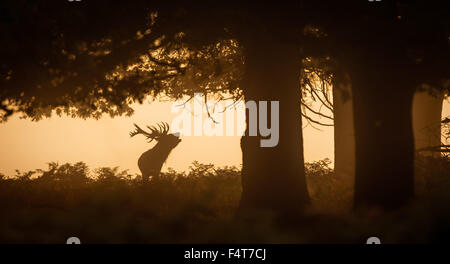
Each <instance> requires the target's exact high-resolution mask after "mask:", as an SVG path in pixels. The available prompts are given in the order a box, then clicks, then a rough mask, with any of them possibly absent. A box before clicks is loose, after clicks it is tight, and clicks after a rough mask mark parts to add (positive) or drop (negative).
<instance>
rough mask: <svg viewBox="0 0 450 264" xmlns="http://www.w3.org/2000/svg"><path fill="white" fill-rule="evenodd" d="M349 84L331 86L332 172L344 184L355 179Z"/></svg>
mask: <svg viewBox="0 0 450 264" xmlns="http://www.w3.org/2000/svg"><path fill="white" fill-rule="evenodd" d="M351 90H352V89H351V84H350V82H348V83H343V82H340V83H335V84H334V86H333V111H334V173H335V175H336V177H337V179H339V180H340V181H341V182H343V183H345V185H346V186H349V188H350V187H353V182H354V179H355V136H354V128H353V98H352V91H351Z"/></svg>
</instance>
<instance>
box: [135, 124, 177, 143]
mask: <svg viewBox="0 0 450 264" xmlns="http://www.w3.org/2000/svg"><path fill="white" fill-rule="evenodd" d="M157 125H158V128H155V127H154V126H147V128H148V129H149V130H150V133H149V132H147V131H145V130H143V129H142V128H140V127H139V126H138V125H136V124H134V126H135V127H136V129H135V130H134V131H131V132H130V137H134V136H136V135H139V134H142V135H144V136H145V137H146V138H147V139H149V140H150V141H149V142H152V141H153V140H154V139H156V140H159V138H160V137H162V136H164V135H167V133H168V132H169V124H167V123H165V122H164V123H161V124H157Z"/></svg>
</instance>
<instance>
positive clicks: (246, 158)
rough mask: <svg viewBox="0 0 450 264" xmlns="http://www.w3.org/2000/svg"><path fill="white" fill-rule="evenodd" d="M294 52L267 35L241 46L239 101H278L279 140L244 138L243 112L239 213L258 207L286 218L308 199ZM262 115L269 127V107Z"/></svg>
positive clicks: (297, 60) (298, 69)
mask: <svg viewBox="0 0 450 264" xmlns="http://www.w3.org/2000/svg"><path fill="white" fill-rule="evenodd" d="M296 55H297V50H296V47H295V46H294V45H289V44H282V43H278V42H277V41H273V40H269V39H265V40H264V41H258V42H257V43H255V44H253V45H251V44H250V45H247V46H246V64H245V76H244V82H243V85H244V96H245V100H246V102H249V101H251V100H253V101H255V102H256V103H258V104H259V102H260V101H268V105H269V106H270V101H279V142H278V144H277V145H276V146H274V147H261V146H260V141H261V139H262V138H263V137H262V136H260V134H259V133H258V136H249V123H250V122H251V120H250V119H249V112H248V111H247V114H246V124H247V130H246V134H245V136H243V137H242V139H241V149H242V156H243V168H242V189H243V191H242V198H241V202H240V206H239V211H238V213H239V214H240V215H243V214H244V215H250V216H253V215H252V214H254V213H255V211H258V212H263V213H273V214H275V215H276V216H280V217H282V218H283V219H286V217H291V216H298V215H299V213H301V211H302V209H303V207H304V206H305V205H306V204H307V203H308V202H309V195H308V191H307V189H306V182H305V172H304V164H303V162H304V161H303V139H302V129H301V128H302V125H301V112H300V99H301V92H300V86H299V76H300V60H299V58H298V56H296ZM258 109H259V107H258ZM258 116H259V113H258ZM267 116H268V118H269V120H268V124H269V126H271V123H273V121H272V122H271V121H270V116H271V112H270V108H269V111H268V115H267ZM258 118H259V117H258ZM259 125H260V124H259V119H258V126H259Z"/></svg>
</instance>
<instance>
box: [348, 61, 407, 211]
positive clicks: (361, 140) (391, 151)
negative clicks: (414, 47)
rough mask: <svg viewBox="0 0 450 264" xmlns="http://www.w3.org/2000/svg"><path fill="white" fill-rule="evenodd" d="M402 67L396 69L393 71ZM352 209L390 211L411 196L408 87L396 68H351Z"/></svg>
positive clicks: (403, 76)
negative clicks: (352, 126)
mask: <svg viewBox="0 0 450 264" xmlns="http://www.w3.org/2000/svg"><path fill="white" fill-rule="evenodd" d="M398 68H401V67H398ZM350 78H351V80H352V87H353V98H354V100H353V104H354V125H355V155H356V164H355V165H356V166H355V198H354V199H355V203H354V205H355V208H362V207H366V206H370V207H371V206H375V207H381V208H383V209H387V210H394V209H397V208H400V207H401V206H403V205H405V204H406V203H407V202H408V201H409V200H410V198H412V196H413V193H414V176H413V160H414V139H413V130H412V111H411V109H412V98H413V89H412V86H413V84H411V83H410V82H409V81H408V78H407V75H406V74H403V73H400V71H399V70H397V69H396V68H395V66H392V68H387V66H386V67H385V68H384V65H383V66H379V65H376V66H374V67H370V66H368V67H367V66H366V65H365V66H361V65H359V67H356V68H353V72H352V74H351V76H350Z"/></svg>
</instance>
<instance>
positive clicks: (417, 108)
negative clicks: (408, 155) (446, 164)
mask: <svg viewBox="0 0 450 264" xmlns="http://www.w3.org/2000/svg"><path fill="white" fill-rule="evenodd" d="M443 100H444V93H443V92H441V91H437V90H436V91H434V93H432V94H430V93H429V92H428V91H420V92H416V93H415V94H414V100H413V128H414V143H415V146H416V150H419V151H420V150H421V149H423V148H428V147H437V146H440V144H441V116H442V101H443ZM420 154H422V155H426V156H433V157H440V155H441V153H440V152H437V151H420Z"/></svg>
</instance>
